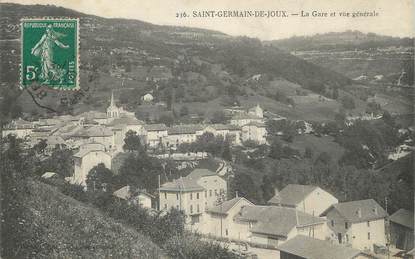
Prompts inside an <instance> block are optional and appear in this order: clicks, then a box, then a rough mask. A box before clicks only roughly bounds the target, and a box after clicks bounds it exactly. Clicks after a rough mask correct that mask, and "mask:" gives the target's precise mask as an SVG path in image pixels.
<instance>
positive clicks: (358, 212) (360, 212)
mask: <svg viewBox="0 0 415 259" xmlns="http://www.w3.org/2000/svg"><path fill="white" fill-rule="evenodd" d="M356 213H357V216H358V217H359V218H361V217H362V209H361V208H358V209H357V211H356Z"/></svg>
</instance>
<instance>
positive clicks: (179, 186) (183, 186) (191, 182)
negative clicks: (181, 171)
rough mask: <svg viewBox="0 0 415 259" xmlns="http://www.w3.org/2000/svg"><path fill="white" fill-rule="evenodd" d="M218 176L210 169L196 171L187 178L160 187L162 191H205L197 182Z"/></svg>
mask: <svg viewBox="0 0 415 259" xmlns="http://www.w3.org/2000/svg"><path fill="white" fill-rule="evenodd" d="M212 175H216V173H215V172H212V171H210V170H208V169H195V170H193V171H192V172H191V173H190V174H189V175H187V176H186V177H181V178H179V179H176V180H174V181H172V182H167V183H165V184H163V185H162V186H161V187H160V190H161V191H203V190H204V189H203V187H202V186H200V185H199V184H198V183H197V181H198V180H199V179H200V178H201V177H205V176H212Z"/></svg>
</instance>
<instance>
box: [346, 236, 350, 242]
mask: <svg viewBox="0 0 415 259" xmlns="http://www.w3.org/2000/svg"><path fill="white" fill-rule="evenodd" d="M346 242H347V243H349V235H348V234H346Z"/></svg>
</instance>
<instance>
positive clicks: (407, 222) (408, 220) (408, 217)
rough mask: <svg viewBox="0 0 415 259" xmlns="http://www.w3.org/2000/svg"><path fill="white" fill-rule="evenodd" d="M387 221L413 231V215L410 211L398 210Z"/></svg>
mask: <svg viewBox="0 0 415 259" xmlns="http://www.w3.org/2000/svg"><path fill="white" fill-rule="evenodd" d="M389 220H390V221H392V222H394V223H397V224H399V225H402V226H404V227H407V228H410V229H414V213H413V212H412V211H409V210H405V209H399V210H398V211H397V212H395V213H393V214H392V215H391V216H390V217H389Z"/></svg>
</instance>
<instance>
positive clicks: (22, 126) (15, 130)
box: [2, 118, 35, 138]
mask: <svg viewBox="0 0 415 259" xmlns="http://www.w3.org/2000/svg"><path fill="white" fill-rule="evenodd" d="M34 128H35V127H34V125H33V123H32V122H30V121H25V120H23V119H21V118H19V119H17V120H13V121H12V122H10V123H9V124H7V125H6V126H5V127H4V128H3V131H2V137H3V138H4V137H6V136H7V135H9V134H11V135H14V136H16V137H17V138H25V137H26V136H29V135H31V134H32V131H33V129H34Z"/></svg>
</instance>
